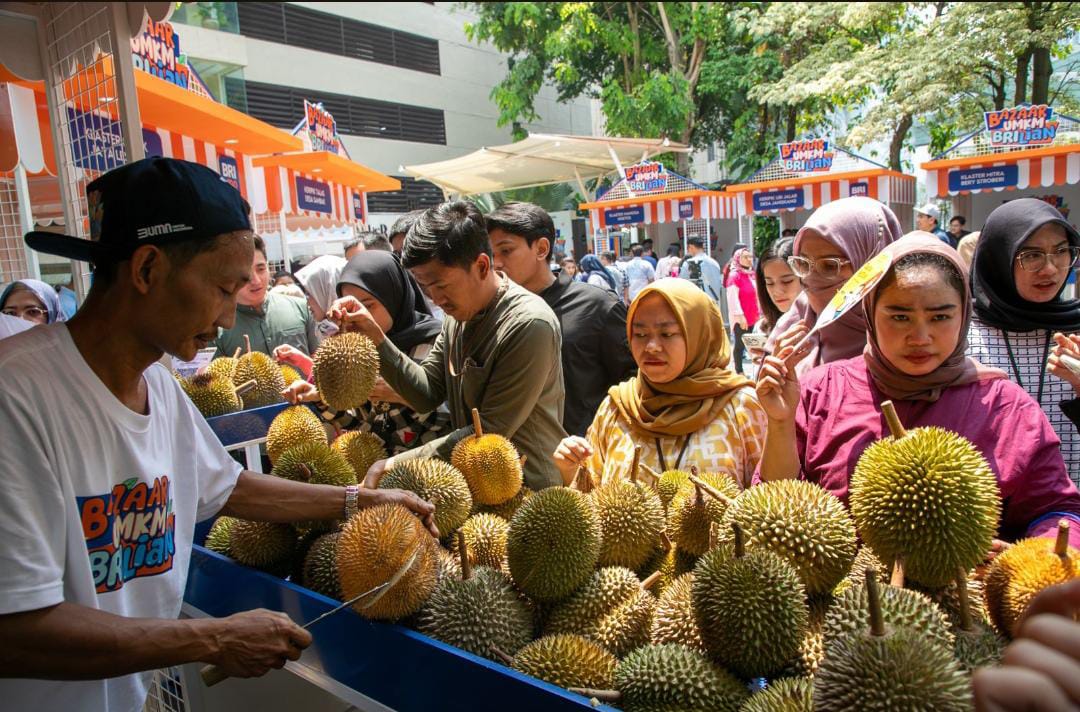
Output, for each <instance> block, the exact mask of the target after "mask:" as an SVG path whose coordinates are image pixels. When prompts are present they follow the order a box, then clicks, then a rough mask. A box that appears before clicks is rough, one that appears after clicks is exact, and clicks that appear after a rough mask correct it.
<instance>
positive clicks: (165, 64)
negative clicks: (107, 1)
mask: <svg viewBox="0 0 1080 712" xmlns="http://www.w3.org/2000/svg"><path fill="white" fill-rule="evenodd" d="M131 62H132V64H134V65H135V69H139V70H142V71H144V72H146V73H147V74H153V75H154V76H155V77H158V78H159V79H164V80H165V81H167V82H169V83H170V84H175V85H176V86H178V87H180V88H181V89H188V90H190V91H193V92H195V93H196V94H199V95H201V96H204V97H207V98H210V99H212V98H213V96H211V94H210V90H209V89H208V88H207V86H206V84H205V83H204V82H203V80H202V78H201V77H199V74H198V72H196V71H195V70H194V69H192V68H191V66H190V65H189V64H188V62H187V57H186V56H184V55H183V54H182V53H181V52H180V35H178V34H176V30H175V29H173V26H172V23H170V22H155V21H154V20H151V19H150V18H147V19H146V31H144V32H142V33H141V34H138V35H136V36H135V37H132V38H131Z"/></svg>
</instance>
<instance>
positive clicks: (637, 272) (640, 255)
mask: <svg viewBox="0 0 1080 712" xmlns="http://www.w3.org/2000/svg"><path fill="white" fill-rule="evenodd" d="M630 254H631V255H633V258H632V259H631V260H630V261H629V262H627V263H626V264H625V265H623V271H624V272H625V273H626V279H627V281H628V282H629V286H628V287H627V290H628V296H629V300H630V301H631V302H632V301H634V300H635V299H637V295H638V292H640V291H641V290H642V289H645V287H648V286H649V284H650V283H651V282H655V281H656V270H655V269H653V266H652V263H650V262H649V261H648V260H646V259H645V257H644V255H645V248H644V247H642V246H641V245H630Z"/></svg>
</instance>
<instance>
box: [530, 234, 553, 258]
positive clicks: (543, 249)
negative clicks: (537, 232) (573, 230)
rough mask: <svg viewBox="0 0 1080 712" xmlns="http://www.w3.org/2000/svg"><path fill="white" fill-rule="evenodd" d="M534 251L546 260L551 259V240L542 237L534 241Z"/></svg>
mask: <svg viewBox="0 0 1080 712" xmlns="http://www.w3.org/2000/svg"><path fill="white" fill-rule="evenodd" d="M533 252H534V253H535V254H536V256H537V257H539V258H540V259H542V260H544V261H545V262H550V261H551V240H549V239H547V238H546V237H541V238H538V239H537V240H536V242H534V243H533Z"/></svg>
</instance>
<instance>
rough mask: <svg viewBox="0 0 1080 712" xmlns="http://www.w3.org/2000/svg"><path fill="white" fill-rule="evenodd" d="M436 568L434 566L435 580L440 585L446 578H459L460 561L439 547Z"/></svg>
mask: <svg viewBox="0 0 1080 712" xmlns="http://www.w3.org/2000/svg"><path fill="white" fill-rule="evenodd" d="M438 559H439V561H438V566H436V571H435V578H436V580H437V582H438V583H442V582H443V581H445V580H446V579H448V578H453V579H460V578H461V561H460V560H459V559H458V557H456V556H454V555H453V554H451V553H450V552H449V551H447V550H446V549H444V548H442V547H441V546H440V547H439V551H438Z"/></svg>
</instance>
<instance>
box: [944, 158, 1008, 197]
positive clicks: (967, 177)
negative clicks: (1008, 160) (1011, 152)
mask: <svg viewBox="0 0 1080 712" xmlns="http://www.w3.org/2000/svg"><path fill="white" fill-rule="evenodd" d="M1019 180H1020V169H1019V168H1018V167H1017V165H1016V164H1015V163H1014V164H1013V165H1011V166H988V167H986V168H968V169H966V170H962V171H949V192H950V193H958V192H960V191H961V190H984V189H987V188H1010V187H1012V186H1014V185H1016V184H1017V183H1018V182H1019Z"/></svg>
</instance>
